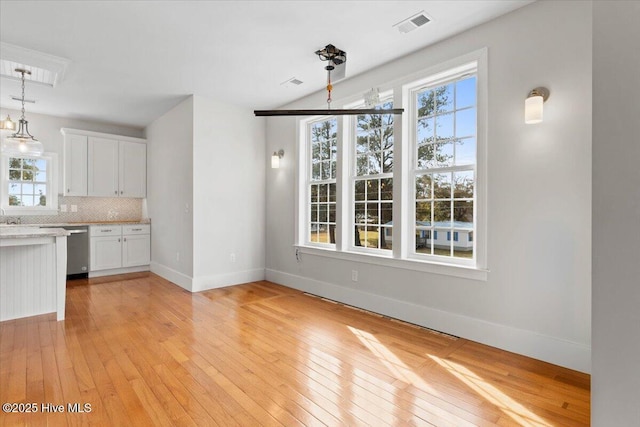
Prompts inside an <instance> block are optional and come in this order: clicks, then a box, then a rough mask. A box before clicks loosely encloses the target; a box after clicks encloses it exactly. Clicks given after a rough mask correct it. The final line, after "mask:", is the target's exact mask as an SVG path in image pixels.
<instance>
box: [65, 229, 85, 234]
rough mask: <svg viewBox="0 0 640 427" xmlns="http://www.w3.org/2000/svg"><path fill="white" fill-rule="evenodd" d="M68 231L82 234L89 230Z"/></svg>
mask: <svg viewBox="0 0 640 427" xmlns="http://www.w3.org/2000/svg"><path fill="white" fill-rule="evenodd" d="M67 231H68V232H69V233H71V234H82V233H86V232H87V230H67Z"/></svg>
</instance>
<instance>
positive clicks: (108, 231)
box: [100, 230, 113, 233]
mask: <svg viewBox="0 0 640 427" xmlns="http://www.w3.org/2000/svg"><path fill="white" fill-rule="evenodd" d="M100 231H101V232H102V233H110V232H111V231H113V230H100Z"/></svg>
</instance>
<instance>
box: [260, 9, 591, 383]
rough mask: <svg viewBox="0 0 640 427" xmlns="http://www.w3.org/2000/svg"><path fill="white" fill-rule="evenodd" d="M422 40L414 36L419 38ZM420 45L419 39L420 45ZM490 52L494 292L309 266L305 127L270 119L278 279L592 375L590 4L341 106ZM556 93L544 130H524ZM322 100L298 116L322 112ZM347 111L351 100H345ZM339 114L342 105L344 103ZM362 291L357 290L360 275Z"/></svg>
mask: <svg viewBox="0 0 640 427" xmlns="http://www.w3.org/2000/svg"><path fill="white" fill-rule="evenodd" d="M409 36H412V35H409ZM415 36H417V32H416V35H415ZM483 47H487V48H488V67H489V69H488V73H489V82H488V88H489V93H488V96H489V98H488V99H489V101H488V102H489V111H488V116H489V123H488V129H489V130H488V161H489V165H488V189H489V197H488V236H489V241H488V267H489V270H490V273H489V275H488V280H487V281H486V282H482V281H474V280H467V279H461V278H454V277H449V276H443V275H435V274H427V273H421V272H417V271H408V270H402V269H397V268H390V267H384V266H379V265H373V264H364V263H357V262H350V261H342V260H336V259H331V258H325V257H319V256H314V255H311V254H305V255H304V256H303V259H302V261H301V262H296V258H295V251H294V248H293V247H292V245H293V244H294V186H295V172H294V170H295V165H294V164H293V162H294V160H295V155H294V153H295V152H296V139H295V135H296V132H295V123H296V122H295V119H294V118H284V117H278V118H270V119H268V121H267V151H268V152H272V151H275V150H277V149H279V148H284V150H285V152H287V153H288V154H287V155H285V158H284V159H283V168H282V169H279V170H268V171H267V174H266V177H267V240H266V245H267V246H266V247H267V278H268V279H269V280H272V281H275V282H277V283H282V284H285V285H287V286H292V287H295V288H299V289H303V290H307V291H309V292H312V293H316V294H320V295H323V296H326V297H329V298H334V299H337V300H341V301H344V302H347V303H349V304H353V305H357V306H360V307H364V308H368V309H372V310H374V311H377V312H381V313H384V314H387V315H390V316H393V317H398V318H402V319H405V320H408V321H411V322H414V323H418V324H422V325H425V326H428V327H431V328H434V329H437V330H441V331H444V332H448V333H452V334H454V335H458V336H462V337H466V338H470V339H473V340H476V341H480V342H483V343H487V344H489V345H494V346H497V347H500V348H504V349H507V350H510V351H514V352H517V353H521V354H526V355H529V356H532V357H535V358H538V359H542V360H546V361H550V362H552V363H556V364H559V365H563V366H567V367H571V368H574V369H577V370H581V371H586V372H588V371H589V370H590V348H591V347H590V346H591V344H590V339H591V329H590V324H591V311H590V306H591V277H590V273H591V261H590V260H591V235H590V230H591V96H590V94H591V5H590V3H589V2H536V3H534V4H532V5H529V6H526V7H524V8H522V9H519V10H517V11H515V12H512V13H510V14H508V15H505V16H503V17H500V18H498V19H496V20H494V21H491V22H489V23H487V24H484V25H482V26H479V27H476V28H474V29H471V30H469V31H467V32H465V33H463V34H460V35H458V36H455V37H453V38H450V39H447V40H445V41H443V42H441V43H438V44H437V45H434V46H432V47H429V48H426V49H424V50H422V51H419V52H416V53H415V54H412V55H409V56H407V57H404V58H401V59H399V60H396V61H393V62H392V63H389V64H386V65H384V66H381V67H379V68H377V69H374V70H372V71H370V72H368V73H365V74H362V75H359V76H356V77H354V78H351V79H348V80H346V81H344V82H341V83H340V84H338V85H336V86H335V88H334V91H333V94H334V98H338V97H340V96H343V97H351V96H353V95H356V94H359V93H364V92H365V91H367V90H368V89H369V88H371V87H376V86H380V85H383V84H385V83H387V82H390V81H392V80H395V79H398V78H401V77H403V76H406V75H409V74H412V73H415V72H417V71H419V70H423V69H426V68H428V67H430V66H434V65H437V64H439V63H441V62H444V61H446V60H449V59H451V58H455V57H458V56H461V55H464V54H467V53H469V52H472V51H474V50H477V49H480V48H483ZM536 86H546V87H548V88H549V89H550V90H551V97H550V99H549V101H548V102H547V103H546V104H545V121H544V123H542V124H539V125H535V126H532V125H528V126H527V125H525V124H524V123H523V115H524V113H523V109H524V99H525V97H526V95H527V93H528V92H529V91H530V90H531V89H533V88H534V87H536ZM325 96H326V95H325V94H324V93H317V94H315V95H313V96H310V97H308V98H306V99H303V100H301V101H299V102H296V103H294V104H293V105H291V106H289V107H301V106H305V107H322V106H323V100H324V98H325ZM336 102H339V100H338V101H336ZM336 105H338V104H337V103H336ZM353 269H356V270H358V271H359V281H358V282H352V281H351V270H353Z"/></svg>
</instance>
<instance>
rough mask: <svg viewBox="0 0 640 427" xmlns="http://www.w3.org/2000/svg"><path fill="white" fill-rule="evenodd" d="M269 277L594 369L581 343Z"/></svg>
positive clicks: (270, 275)
mask: <svg viewBox="0 0 640 427" xmlns="http://www.w3.org/2000/svg"><path fill="white" fill-rule="evenodd" d="M266 280H268V281H271V282H274V283H278V284H281V285H284V286H288V287H291V288H294V289H298V290H301V291H304V292H309V293H312V294H315V295H319V296H322V297H325V298H329V299H333V300H336V301H340V302H342V303H345V304H349V305H353V306H356V307H359V308H363V309H366V310H370V311H374V312H376V313H380V314H383V315H386V316H389V317H393V318H396V319H399V320H403V321H406V322H410V323H414V324H417V325H420V326H424V327H426V328H430V329H434V330H437V331H441V332H444V333H447V334H451V335H455V336H459V337H462V338H466V339H469V340H472V341H476V342H479V343H482V344H486V345H490V346H492V347H497V348H500V349H503V350H507V351H511V352H514V353H518V354H522V355H525V356H528V357H532V358H534V359H538V360H542V361H545V362H549V363H553V364H555V365H559V366H563V367H566V368H570V369H574V370H576V371H580V372H586V373H590V372H591V347H590V346H588V345H584V344H581V343H577V342H572V341H568V340H564V339H561V338H557V337H552V336H548V335H542V334H539V333H537V332H532V331H529V330H525V329H519V328H514V327H511V326H507V325H502V324H498V323H493V322H489V321H486V320H482V319H477V318H473V317H468V316H463V315H460V314H455V313H450V312H446V311H442V310H438V309H434V308H431V307H426V306H422V305H417V304H413V303H410V302H407V301H400V300H396V299H393V298H388V297H384V296H380V295H375V294H371V293H368V292H362V291H358V290H355V289H350V288H346V287H343V286H338V285H334V284H331V283H327V282H322V281H318V280H314V279H309V278H306V277H302V276H297V275H294V274H290V273H285V272H281V271H277V270H272V269H266Z"/></svg>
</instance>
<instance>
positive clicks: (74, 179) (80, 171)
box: [62, 134, 87, 196]
mask: <svg viewBox="0 0 640 427" xmlns="http://www.w3.org/2000/svg"><path fill="white" fill-rule="evenodd" d="M63 167H64V187H63V189H62V194H63V195H65V196H86V195H87V136H85V135H74V134H65V135H64V166H63Z"/></svg>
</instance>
